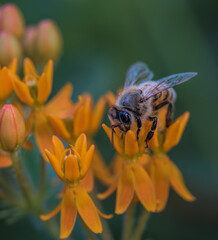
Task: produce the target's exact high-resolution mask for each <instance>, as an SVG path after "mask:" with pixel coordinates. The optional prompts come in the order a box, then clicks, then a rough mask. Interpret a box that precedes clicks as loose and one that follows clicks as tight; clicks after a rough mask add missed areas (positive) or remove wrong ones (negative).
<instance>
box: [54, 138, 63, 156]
mask: <svg viewBox="0 0 218 240" xmlns="http://www.w3.org/2000/svg"><path fill="white" fill-rule="evenodd" d="M52 144H53V150H54V155H55V157H56V158H57V159H61V156H62V154H63V152H64V151H65V148H64V144H63V143H62V142H61V141H60V139H59V138H58V137H56V136H53V137H52Z"/></svg>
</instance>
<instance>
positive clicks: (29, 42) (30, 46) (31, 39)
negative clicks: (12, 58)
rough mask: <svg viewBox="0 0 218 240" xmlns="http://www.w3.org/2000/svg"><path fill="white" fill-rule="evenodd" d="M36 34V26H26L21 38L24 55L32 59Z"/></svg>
mask: <svg viewBox="0 0 218 240" xmlns="http://www.w3.org/2000/svg"><path fill="white" fill-rule="evenodd" d="M36 35H37V27H35V26H28V27H27V28H26V31H25V34H24V38H23V49H24V52H25V55H26V56H27V57H29V58H32V59H34V55H35V52H36V49H35V42H36Z"/></svg>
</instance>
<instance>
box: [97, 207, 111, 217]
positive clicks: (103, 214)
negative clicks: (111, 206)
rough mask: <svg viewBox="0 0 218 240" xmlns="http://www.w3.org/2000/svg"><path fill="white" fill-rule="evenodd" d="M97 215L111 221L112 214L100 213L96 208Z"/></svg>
mask: <svg viewBox="0 0 218 240" xmlns="http://www.w3.org/2000/svg"><path fill="white" fill-rule="evenodd" d="M97 211H98V214H99V215H100V216H101V217H103V218H104V219H111V218H112V217H113V214H105V213H102V212H101V211H100V210H99V209H98V208H97Z"/></svg>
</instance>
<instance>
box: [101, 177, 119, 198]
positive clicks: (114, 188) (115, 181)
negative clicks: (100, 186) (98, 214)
mask: <svg viewBox="0 0 218 240" xmlns="http://www.w3.org/2000/svg"><path fill="white" fill-rule="evenodd" d="M117 185H118V180H114V183H113V184H111V186H110V187H109V188H108V189H107V190H106V191H105V192H103V193H99V194H98V195H97V197H98V198H99V199H101V200H103V199H105V198H107V197H109V196H110V195H111V194H112V193H113V192H114V191H115V190H116V188H117Z"/></svg>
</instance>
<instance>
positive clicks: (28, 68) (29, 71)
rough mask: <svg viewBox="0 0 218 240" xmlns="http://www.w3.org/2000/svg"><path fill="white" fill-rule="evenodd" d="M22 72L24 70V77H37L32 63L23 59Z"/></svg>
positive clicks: (27, 59)
mask: <svg viewBox="0 0 218 240" xmlns="http://www.w3.org/2000/svg"><path fill="white" fill-rule="evenodd" d="M23 70H24V75H31V76H33V77H34V78H36V79H37V78H38V77H39V75H38V74H37V71H36V68H35V66H34V64H33V62H32V61H31V60H30V59H29V58H25V59H24V61H23Z"/></svg>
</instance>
